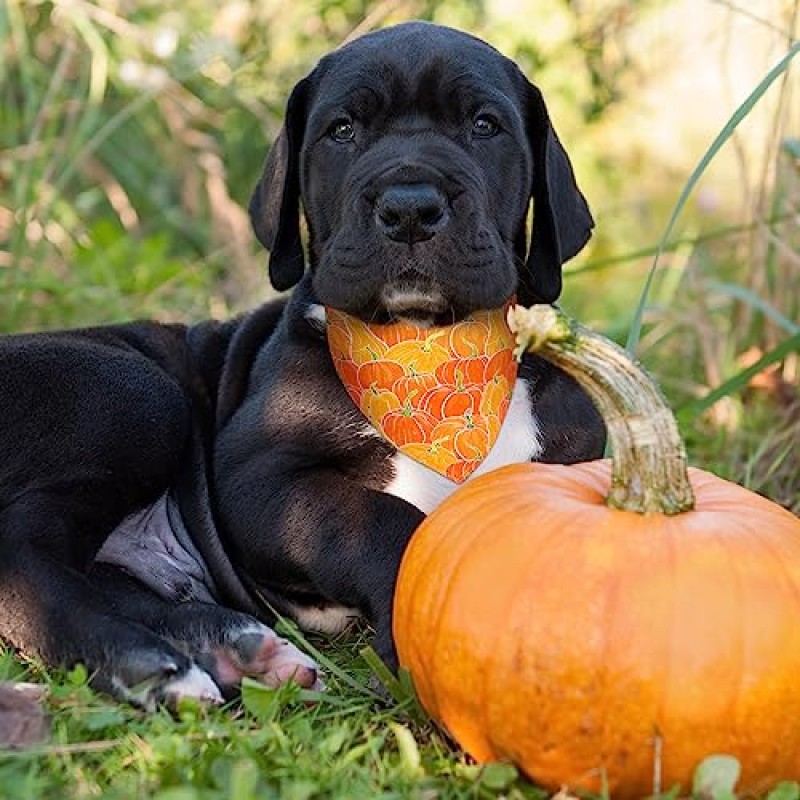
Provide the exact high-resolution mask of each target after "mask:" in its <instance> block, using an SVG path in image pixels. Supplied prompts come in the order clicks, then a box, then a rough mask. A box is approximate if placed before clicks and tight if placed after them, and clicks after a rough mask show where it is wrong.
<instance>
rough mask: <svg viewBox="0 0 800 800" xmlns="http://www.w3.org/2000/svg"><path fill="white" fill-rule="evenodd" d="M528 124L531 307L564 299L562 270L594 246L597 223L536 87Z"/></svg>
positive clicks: (527, 290)
mask: <svg viewBox="0 0 800 800" xmlns="http://www.w3.org/2000/svg"><path fill="white" fill-rule="evenodd" d="M526 124H527V128H528V141H529V142H530V147H531V153H532V155H533V185H532V187H531V197H532V198H533V223H532V226H531V241H530V245H529V249H528V258H527V262H526V267H527V269H526V273H527V274H525V275H523V276H522V280H521V282H520V287H519V291H518V298H519V300H520V302H522V303H524V304H526V305H529V304H530V303H534V302H539V303H553V302H555V300H556V299H557V298H558V296H559V295H560V294H561V265H562V264H563V263H564V262H565V261H568V260H569V259H570V258H572V257H573V256H574V255H575V254H576V253H579V252H580V251H581V250H582V249H583V247H584V245H585V244H586V242H588V241H589V237H590V236H591V235H592V228H593V227H594V220H593V219H592V215H591V212H590V211H589V206H588V205H587V203H586V199H585V198H584V196H583V195H582V194H581V191H580V189H578V185H577V184H576V182H575V174H574V173H573V171H572V164H570V161H569V157H568V156H567V153H566V151H565V150H564V148H563V147H562V145H561V142H560V141H559V140H558V136H557V135H556V132H555V130H554V129H553V126H552V125H551V124H550V115H549V114H548V113H547V107H546V106H545V103H544V99H543V98H542V94H541V92H540V91H539V90H538V89H537V88H536V87H535V86H533V85H532V84H530V83H528V86H527V114H526Z"/></svg>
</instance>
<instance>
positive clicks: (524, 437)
mask: <svg viewBox="0 0 800 800" xmlns="http://www.w3.org/2000/svg"><path fill="white" fill-rule="evenodd" d="M541 452H542V443H541V440H540V436H539V425H538V424H537V422H536V418H535V417H534V415H533V412H532V410H531V402H530V394H529V391H528V385H527V383H525V381H523V380H517V382H516V383H515V384H514V391H513V393H512V395H511V404H510V405H509V408H508V414H507V415H506V418H505V421H504V422H503V427H502V428H501V429H500V435H499V436H498V437H497V441H496V442H495V443H494V447H492V449H491V450H490V451H489V455H488V456H486V459H485V460H484V462H483V463H482V464H481V465H480V466H479V467H478V469H476V470H475V472H473V473H472V475H470V476H469V478H467V480H466V481H465V483H467V482H469V481H471V480H472V479H473V478H476V477H477V476H478V475H483V474H484V473H486V472H489V471H490V470H493V469H497V468H498V467H503V466H505V465H506V464H519V463H522V462H524V461H530V460H532V459H536V458H538V456H539V455H540V454H541ZM392 467H393V468H394V471H395V476H394V479H393V480H392V481H391V483H389V484H388V485H387V486H386V487H385V488H384V489H383V491H384V492H386V493H387V494H392V495H394V496H395V497H401V498H402V499H403V500H406V501H407V502H409V503H411V504H412V505H414V506H416V507H417V508H418V509H419V510H420V511H423V512H424V513H425V514H430V513H431V511H433V510H434V509H435V508H436V507H437V506H438V505H439V504H440V503H441V502H442V501H443V500H445V499H446V498H447V497H449V496H450V495H451V494H452V493H453V492H454V491H455V490H456V489H458V487H459V486H461V485H462V484H459V483H455V482H454V481H451V480H449V479H448V478H445V477H444V475H440V474H439V473H438V472H436V471H434V470H432V469H429V468H428V467H425V466H423V465H422V464H420V463H419V462H418V461H414V460H413V459H411V458H409V457H408V456H406V455H403V454H402V453H399V452H398V453H397V454H395V455H394V456H393V457H392Z"/></svg>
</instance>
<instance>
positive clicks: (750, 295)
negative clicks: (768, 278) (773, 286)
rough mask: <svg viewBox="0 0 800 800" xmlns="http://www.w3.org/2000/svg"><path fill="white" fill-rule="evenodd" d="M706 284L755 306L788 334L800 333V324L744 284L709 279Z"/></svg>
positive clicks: (714, 289) (711, 288) (713, 289)
mask: <svg viewBox="0 0 800 800" xmlns="http://www.w3.org/2000/svg"><path fill="white" fill-rule="evenodd" d="M706 286H707V287H708V288H709V289H710V290H711V291H713V292H718V293H719V294H726V295H728V296H729V297H734V298H736V299H737V300H741V301H742V302H743V303H746V304H747V305H748V306H750V307H751V308H755V309H756V310H757V311H760V312H761V313H762V314H763V315H764V316H765V317H767V318H768V319H770V320H772V321H773V322H774V323H775V324H776V325H777V326H778V327H779V328H783V329H784V330H785V331H786V332H787V333H788V334H790V335H794V334H796V333H800V325H796V324H795V323H794V322H792V321H791V320H790V319H789V318H788V317H785V316H784V315H783V314H781V313H780V311H777V310H776V309H775V308H773V307H772V306H771V305H770V304H769V303H768V302H767V301H766V300H764V299H763V298H761V297H759V296H758V295H757V294H756V293H755V292H752V291H750V290H749V289H747V288H745V287H744V286H739V285H738V284H735V283H724V282H722V281H708V282H707V284H706Z"/></svg>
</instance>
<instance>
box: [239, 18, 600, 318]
mask: <svg viewBox="0 0 800 800" xmlns="http://www.w3.org/2000/svg"><path fill="white" fill-rule="evenodd" d="M531 200H532V201H533V221H532V224H531V236H530V241H528V237H527V234H526V219H527V215H528V210H529V208H530V206H531ZM301 203H302V205H303V207H304V209H305V214H306V220H307V223H308V229H309V236H310V239H309V248H310V268H311V270H312V271H313V273H314V275H313V285H314V289H315V292H316V295H317V297H318V299H319V301H320V302H321V303H323V304H325V305H330V306H333V307H335V308H339V309H341V310H343V311H346V312H349V313H351V314H354V315H357V316H359V317H361V318H363V319H366V320H373V321H387V320H389V319H392V318H398V317H400V318H407V319H415V320H418V321H419V323H420V324H425V323H432V322H443V323H444V322H450V321H453V320H454V319H458V318H460V317H462V316H463V315H464V314H467V313H469V312H470V311H472V310H475V309H478V308H494V307H498V306H500V305H502V304H503V303H504V302H505V301H506V300H507V299H508V298H509V297H511V296H512V295H514V294H516V295H517V297H518V299H519V300H520V302H523V303H525V304H530V303H532V302H535V301H538V302H548V303H549V302H553V301H554V300H555V299H556V298H557V297H558V296H559V294H560V292H561V265H562V264H563V263H564V262H565V261H566V260H567V259H569V258H571V257H572V256H574V255H575V254H576V253H577V252H578V251H579V250H581V248H582V247H583V246H584V245H585V244H586V242H587V241H588V239H589V236H590V235H591V228H592V226H593V222H592V217H591V214H590V212H589V209H588V206H587V205H586V201H585V199H584V197H583V195H582V194H581V192H580V190H579V189H578V187H577V185H576V183H575V178H574V175H573V172H572V167H571V165H570V162H569V159H568V157H567V154H566V153H565V151H564V149H563V147H562V146H561V143H560V142H559V140H558V137H557V136H556V133H555V131H554V130H553V127H552V125H551V124H550V119H549V116H548V113H547V108H546V107H545V104H544V101H543V99H542V96H541V94H540V92H539V90H538V89H537V88H536V87H535V86H533V85H532V84H531V83H529V82H528V80H527V79H526V78H525V76H524V75H523V74H522V72H521V71H520V70H519V68H518V67H517V66H516V65H515V64H514V63H513V62H512V61H510V60H509V59H507V58H505V57H504V56H502V55H501V54H500V53H498V52H497V51H496V50H494V49H493V48H492V47H490V46H489V45H487V44H486V43H484V42H482V41H480V40H479V39H476V38H474V37H472V36H469V35H468V34H465V33H461V32H459V31H456V30H453V29H451V28H444V27H440V26H437V25H432V24H429V23H420V22H414V23H407V24H404V25H398V26H396V27H393V28H388V29H385V30H381V31H377V32H375V33H370V34H368V35H366V36H363V37H361V38H360V39H357V40H355V41H353V42H351V43H349V44H347V45H345V46H344V47H342V48H340V49H339V50H337V51H335V52H333V53H331V54H329V55H328V56H326V57H325V58H323V59H322V60H321V61H320V62H319V64H318V65H317V67H316V68H315V69H314V70H313V72H311V74H310V75H309V76H308V77H306V78H304V79H303V80H301V81H300V82H299V83H298V84H297V86H296V87H295V88H294V90H293V92H292V94H291V97H290V98H289V103H288V107H287V110H286V118H285V124H284V128H283V130H282V131H281V133H280V135H279V136H278V138H277V140H276V142H275V145H274V146H273V148H272V150H271V152H270V154H269V157H268V159H267V163H266V167H265V170H264V175H263V177H262V179H261V181H260V182H259V184H258V186H257V188H256V191H255V193H254V195H253V198H252V201H251V204H250V212H251V217H252V220H253V225H254V228H255V231H256V235H257V236H258V238H259V240H260V241H261V242H262V243H263V244H264V245H265V246H266V247H267V248H268V249H269V250H270V251H271V259H270V278H271V280H272V283H273V285H274V286H275V287H276V288H277V289H279V290H284V289H288V288H290V287H291V286H293V285H294V284H296V283H297V282H298V281H299V280H300V278H301V277H302V275H303V272H304V269H305V259H304V253H303V247H302V242H301V236H300V205H301Z"/></svg>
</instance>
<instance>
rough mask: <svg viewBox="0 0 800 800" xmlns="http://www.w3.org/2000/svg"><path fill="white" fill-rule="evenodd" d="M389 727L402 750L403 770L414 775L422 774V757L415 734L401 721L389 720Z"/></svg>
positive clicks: (398, 747)
mask: <svg viewBox="0 0 800 800" xmlns="http://www.w3.org/2000/svg"><path fill="white" fill-rule="evenodd" d="M389 727H390V728H391V730H392V733H393V734H394V738H395V739H396V740H397V749H398V750H399V751H400V759H401V761H402V764H403V772H405V773H406V775H410V776H412V777H417V776H419V775H422V774H423V770H422V759H421V758H420V754H419V748H418V747H417V742H416V739H414V735H413V734H412V733H411V731H410V730H409V729H408V728H407V727H406V726H405V725H401V724H400V723H399V722H389Z"/></svg>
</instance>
